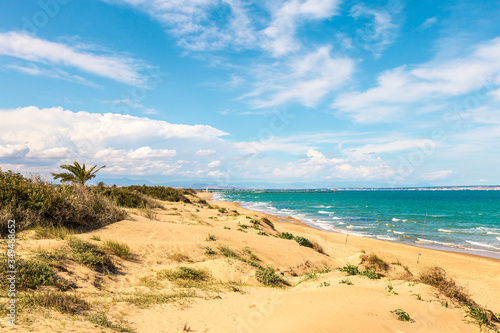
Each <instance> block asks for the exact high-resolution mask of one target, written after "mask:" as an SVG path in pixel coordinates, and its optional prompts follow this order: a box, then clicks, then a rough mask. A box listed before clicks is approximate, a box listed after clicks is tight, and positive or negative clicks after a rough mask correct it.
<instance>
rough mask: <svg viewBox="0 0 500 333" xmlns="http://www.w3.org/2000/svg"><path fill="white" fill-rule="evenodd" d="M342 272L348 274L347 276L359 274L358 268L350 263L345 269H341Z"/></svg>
mask: <svg viewBox="0 0 500 333" xmlns="http://www.w3.org/2000/svg"><path fill="white" fill-rule="evenodd" d="M340 271H341V272H346V273H347V275H358V274H359V270H358V266H355V265H351V264H349V263H347V264H346V265H345V266H344V267H342V268H340Z"/></svg>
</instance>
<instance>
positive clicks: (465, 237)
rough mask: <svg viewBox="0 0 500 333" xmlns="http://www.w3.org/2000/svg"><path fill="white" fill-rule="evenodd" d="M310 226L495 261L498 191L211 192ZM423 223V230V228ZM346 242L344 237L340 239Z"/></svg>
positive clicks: (499, 250)
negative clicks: (470, 254)
mask: <svg viewBox="0 0 500 333" xmlns="http://www.w3.org/2000/svg"><path fill="white" fill-rule="evenodd" d="M213 195H214V199H215V200H219V201H233V202H239V203H240V204H241V206H242V207H244V208H248V209H252V210H256V211H260V212H264V213H268V214H272V215H276V216H282V217H293V218H295V219H297V220H300V221H302V222H303V223H306V224H308V225H310V226H312V227H315V228H318V229H322V230H327V231H331V232H340V233H345V234H350V235H356V236H361V237H369V238H375V239H381V240H385V241H391V242H400V243H406V244H411V245H416V246H422V247H427V248H436V249H444V250H452V251H458V252H468V253H473V254H477V255H482V256H487V257H493V258H499V259H500V191H473V190H467V191H392V190H372V191H354V190H352V191H339V192H278V193H274V192H273V193H254V192H252V193H249V192H241V193H240V192H237V193H213ZM424 223H425V225H424ZM346 237H347V235H346Z"/></svg>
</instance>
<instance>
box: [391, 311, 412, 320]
mask: <svg viewBox="0 0 500 333" xmlns="http://www.w3.org/2000/svg"><path fill="white" fill-rule="evenodd" d="M391 313H394V314H396V315H397V316H398V320H401V321H411V318H410V315H409V314H408V312H405V311H403V310H402V309H396V310H392V311H391Z"/></svg>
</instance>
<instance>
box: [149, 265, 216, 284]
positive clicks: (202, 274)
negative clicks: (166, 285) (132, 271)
mask: <svg viewBox="0 0 500 333" xmlns="http://www.w3.org/2000/svg"><path fill="white" fill-rule="evenodd" d="M156 276H157V277H158V278H159V279H167V280H170V281H175V280H191V281H207V280H208V279H210V274H209V273H208V272H207V271H206V270H203V269H197V268H191V267H185V266H181V267H177V268H176V269H175V270H169V269H164V270H161V271H159V272H158V273H157V274H156Z"/></svg>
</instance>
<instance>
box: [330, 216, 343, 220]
mask: <svg viewBox="0 0 500 333" xmlns="http://www.w3.org/2000/svg"><path fill="white" fill-rule="evenodd" d="M332 220H342V218H341V217H337V216H332Z"/></svg>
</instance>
